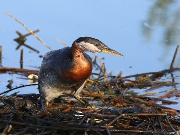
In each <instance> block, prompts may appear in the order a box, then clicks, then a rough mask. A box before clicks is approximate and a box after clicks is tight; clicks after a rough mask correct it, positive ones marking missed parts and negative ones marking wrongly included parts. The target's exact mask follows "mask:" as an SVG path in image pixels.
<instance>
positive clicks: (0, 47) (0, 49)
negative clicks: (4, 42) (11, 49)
mask: <svg viewBox="0 0 180 135" xmlns="http://www.w3.org/2000/svg"><path fill="white" fill-rule="evenodd" d="M1 65H2V46H0V66H1Z"/></svg>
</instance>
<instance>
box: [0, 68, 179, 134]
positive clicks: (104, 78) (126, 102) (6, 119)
mask: <svg viewBox="0 0 180 135" xmlns="http://www.w3.org/2000/svg"><path fill="white" fill-rule="evenodd" d="M101 69H102V70H101V72H100V73H94V74H92V76H91V79H89V80H88V81H87V83H86V87H85V90H84V91H83V92H82V97H83V98H84V99H85V100H87V101H88V102H89V103H90V104H91V105H92V106H84V105H82V104H81V103H80V102H78V101H77V100H75V99H72V97H71V96H69V95H64V96H63V97H61V98H58V99H56V100H55V101H54V102H53V103H51V104H49V105H48V106H46V108H45V109H43V108H42V106H41V103H40V96H39V94H24V95H17V94H16V93H15V94H12V95H9V96H5V95H6V94H7V93H8V92H10V91H12V90H13V89H10V90H8V91H5V92H3V93H1V94H0V95H3V94H5V95H4V96H1V97H0V102H1V105H0V114H1V115H0V132H2V133H8V134H62V135H63V134H72V135H73V134H74V135H77V134H78V135H79V134H99V135H101V134H108V135H111V134H113V135H114V134H118V135H119V134H127V133H128V134H175V133H177V132H178V131H179V130H180V127H179V125H180V117H179V113H180V111H179V110H175V109H171V108H167V107H165V106H163V105H160V104H157V102H158V101H161V102H162V103H163V104H177V103H176V102H174V101H169V100H165V99H164V98H166V97H172V96H176V97H179V96H180V91H179V90H177V89H174V90H171V91H169V92H168V93H165V94H164V95H161V96H159V97H157V98H154V97H149V94H150V93H151V94H152V92H150V89H153V90H154V89H157V88H159V87H163V86H176V85H178V84H179V83H177V82H173V81H161V79H160V78H162V77H163V76H165V75H166V76H167V75H168V74H170V73H171V74H172V73H173V72H179V70H180V69H178V68H177V69H175V68H173V69H168V70H163V71H161V72H151V73H144V74H138V75H131V76H126V77H121V76H120V75H119V76H112V75H106V74H105V72H104V71H105V69H103V68H101ZM95 76H96V77H95ZM35 85H36V84H35ZM28 86H29V85H28ZM20 87H25V86H20ZM14 89H18V88H14ZM131 89H138V90H142V89H146V90H148V91H147V92H146V93H144V94H141V95H137V94H136V93H134V92H132V91H130V90H131Z"/></svg>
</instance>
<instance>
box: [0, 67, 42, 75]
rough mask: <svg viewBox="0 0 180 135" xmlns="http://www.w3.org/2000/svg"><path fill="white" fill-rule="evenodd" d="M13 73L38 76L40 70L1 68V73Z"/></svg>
mask: <svg viewBox="0 0 180 135" xmlns="http://www.w3.org/2000/svg"><path fill="white" fill-rule="evenodd" d="M7 71H11V72H14V73H26V74H38V72H39V71H38V70H30V69H21V68H11V67H0V73H2V72H7Z"/></svg>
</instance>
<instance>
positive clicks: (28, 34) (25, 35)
mask: <svg viewBox="0 0 180 135" xmlns="http://www.w3.org/2000/svg"><path fill="white" fill-rule="evenodd" d="M39 31H40V30H35V31H33V33H37V32H39ZM30 35H32V34H31V33H27V34H24V35H23V36H24V37H27V36H30Z"/></svg>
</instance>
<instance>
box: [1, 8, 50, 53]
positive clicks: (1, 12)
mask: <svg viewBox="0 0 180 135" xmlns="http://www.w3.org/2000/svg"><path fill="white" fill-rule="evenodd" d="M0 12H1V13H3V14H5V15H8V16H10V17H11V18H13V19H14V20H15V21H16V22H18V23H20V24H21V25H22V26H23V27H24V28H25V29H26V30H27V31H28V32H30V33H31V34H32V35H34V36H35V38H36V39H38V40H39V41H40V42H41V43H42V44H43V45H44V46H46V47H47V48H48V49H50V50H52V49H51V47H49V46H48V45H47V44H46V43H45V42H44V41H43V40H42V39H40V38H39V37H38V36H37V35H36V34H35V33H34V32H33V31H31V30H30V29H29V28H28V27H27V26H26V25H25V24H23V23H22V22H21V21H19V20H18V19H17V18H16V17H14V16H13V15H11V14H9V13H7V12H4V11H0Z"/></svg>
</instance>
